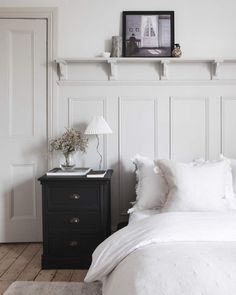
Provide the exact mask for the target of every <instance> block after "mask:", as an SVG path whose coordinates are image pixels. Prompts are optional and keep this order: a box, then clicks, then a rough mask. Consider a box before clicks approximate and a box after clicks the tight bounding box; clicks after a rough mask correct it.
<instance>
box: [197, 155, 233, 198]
mask: <svg viewBox="0 0 236 295" xmlns="http://www.w3.org/2000/svg"><path fill="white" fill-rule="evenodd" d="M218 161H225V162H226V166H227V171H226V174H225V197H226V198H227V199H229V200H231V199H235V193H234V189H233V177H232V167H231V162H230V160H229V159H227V158H225V157H224V156H223V155H221V156H220V160H211V161H210V160H204V159H196V160H195V161H194V163H195V164H196V165H205V164H206V163H207V164H210V163H216V162H218Z"/></svg>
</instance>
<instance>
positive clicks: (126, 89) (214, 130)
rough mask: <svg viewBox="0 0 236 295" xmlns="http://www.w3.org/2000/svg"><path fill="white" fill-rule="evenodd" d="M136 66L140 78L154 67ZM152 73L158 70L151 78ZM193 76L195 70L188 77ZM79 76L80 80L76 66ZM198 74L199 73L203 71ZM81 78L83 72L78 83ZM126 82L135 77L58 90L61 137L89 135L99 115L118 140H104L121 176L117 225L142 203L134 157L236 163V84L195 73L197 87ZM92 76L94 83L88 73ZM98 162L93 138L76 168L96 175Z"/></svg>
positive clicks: (110, 163)
mask: <svg viewBox="0 0 236 295" xmlns="http://www.w3.org/2000/svg"><path fill="white" fill-rule="evenodd" d="M135 66H136V67H137V70H139V73H138V74H137V75H139V79H141V78H140V77H141V74H142V71H146V70H147V65H146V64H145V65H144V67H143V68H142V64H139V67H138V66H137V65H135ZM185 66H186V65H184V67H183V68H181V65H178V69H177V71H179V72H180V71H183V73H182V72H181V75H180V76H181V77H184V71H185ZM234 67H235V65H234ZM83 70H85V68H83ZM90 70H91V69H88V71H90ZM152 70H153V67H152V66H151V68H150V71H151V72H150V73H152ZM190 70H191V68H190V67H189V65H188V72H189V71H190ZM73 71H74V73H75V71H76V69H75V67H74V68H73ZM121 71H122V68H121ZM171 71H174V69H171ZM193 71H194V72H195V71H196V65H195V66H194V69H193ZM204 71H205V64H204V66H203V68H201V73H202V75H203V79H210V76H211V75H208V74H206V72H207V71H206V72H204ZM233 71H234V69H233ZM208 72H209V71H208ZM120 74H121V73H120ZM80 75H81V73H78V74H76V77H79V76H80ZM125 75H126V76H128V73H127V72H126V73H125V72H124V73H123V74H122V83H121V82H120V81H117V83H115V82H109V81H107V82H104V81H102V82H100V83H98V82H97V81H98V80H99V79H98V78H97V79H96V81H94V79H92V80H93V81H91V82H90V81H89V80H87V81H86V83H84V82H83V81H84V80H83V79H82V83H81V80H80V81H75V80H73V81H72V80H70V79H69V80H68V81H64V82H62V81H61V82H59V83H58V97H57V126H56V127H57V132H58V133H60V132H61V131H62V130H63V128H64V127H67V126H74V127H78V128H80V129H81V130H82V131H83V130H84V129H85V127H86V124H87V123H88V122H89V121H90V119H91V118H92V117H93V116H94V115H100V114H101V115H103V116H104V117H105V118H106V119H107V121H108V123H109V125H110V126H111V128H112V130H113V134H112V135H108V136H107V137H104V138H101V151H102V153H103V155H104V163H103V165H104V167H107V168H112V169H114V177H113V182H112V223H113V226H115V225H116V224H117V223H118V222H119V221H121V220H124V219H126V218H127V216H126V212H127V209H128V208H129V207H130V201H134V199H135V176H134V172H133V171H134V167H133V165H132V163H131V161H130V158H132V156H134V155H135V154H136V153H140V154H142V155H146V156H149V157H151V158H153V159H154V158H172V159H173V160H182V161H191V160H192V159H194V158H198V157H204V158H207V159H208V158H210V159H213V158H217V157H219V155H220V153H221V152H224V154H225V155H226V156H231V157H236V136H235V134H236V83H235V80H232V79H231V80H230V81H229V82H228V83H227V85H226V84H224V83H222V81H221V80H217V81H211V83H210V82H209V83H203V82H201V81H202V79H200V78H201V77H200V78H199V77H198V76H197V75H196V72H195V73H193V74H192V77H194V80H193V81H191V82H190V81H189V80H188V82H186V83H185V80H184V79H182V78H181V82H180V83H179V84H178V83H177V84H176V81H173V83H172V80H171V73H170V80H169V81H168V82H167V83H166V81H159V82H157V83H156V84H155V83H150V85H149V84H148V83H146V82H143V81H142V80H140V82H135V83H134V82H132V83H131V82H130V80H129V79H127V80H125ZM155 75H156V73H155ZM173 75H175V76H177V73H176V72H175V73H174V72H173ZM224 75H229V76H230V75H232V72H231V74H228V72H227V73H226V72H224ZM86 77H89V74H88V73H86ZM230 78H232V77H231V76H230ZM102 79H103V76H102ZM102 79H101V80H102ZM233 79H234V77H233ZM124 81H126V82H125V83H124ZM144 81H145V79H144ZM232 81H233V82H232ZM98 160H99V159H98V156H97V154H96V142H95V140H94V138H91V139H90V145H89V148H88V152H87V154H86V155H78V159H77V162H78V164H79V165H83V166H91V167H94V168H96V167H97V166H98Z"/></svg>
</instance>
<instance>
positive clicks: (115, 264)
mask: <svg viewBox="0 0 236 295" xmlns="http://www.w3.org/2000/svg"><path fill="white" fill-rule="evenodd" d="M96 280H100V281H103V295H118V294H119V295H121V294H122V295H154V294H156V295H231V294H232V295H233V294H234V295H235V294H236V213H234V212H226V213H214V212H177V213H175V212H172V213H162V214H157V215H154V216H151V217H148V218H146V219H144V220H140V221H138V222H136V223H133V224H130V225H129V226H127V227H126V228H124V229H122V230H120V231H118V232H116V233H115V234H113V235H112V236H111V237H109V238H108V239H107V240H105V241H104V242H103V243H102V244H100V245H99V246H98V247H97V249H96V250H95V252H94V253H93V261H92V265H91V267H90V269H89V271H88V273H87V276H86V278H85V281H86V282H92V281H96Z"/></svg>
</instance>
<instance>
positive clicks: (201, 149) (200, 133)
mask: <svg viewBox="0 0 236 295" xmlns="http://www.w3.org/2000/svg"><path fill="white" fill-rule="evenodd" d="M178 104H180V105H179V107H178ZM191 104H193V105H192V106H191ZM169 108H170V109H169V111H170V125H169V126H170V130H169V135H170V147H169V151H170V155H169V156H170V159H175V160H184V159H185V160H187V157H189V160H190V161H191V160H192V159H193V158H198V157H204V158H205V159H209V99H208V98H207V97H191V96H189V97H184V96H183V97H174V96H172V97H170V98H169ZM197 112H198V113H197ZM176 113H177V114H176ZM191 124H193V125H191ZM176 133H178V134H176ZM177 141H178V142H177ZM200 141H201V143H200ZM176 142H177V143H176ZM178 145H179V146H178ZM187 155H188V156H187Z"/></svg>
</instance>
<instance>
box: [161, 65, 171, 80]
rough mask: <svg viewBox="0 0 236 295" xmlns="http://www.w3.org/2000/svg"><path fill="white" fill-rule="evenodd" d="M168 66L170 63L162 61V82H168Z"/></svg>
mask: <svg viewBox="0 0 236 295" xmlns="http://www.w3.org/2000/svg"><path fill="white" fill-rule="evenodd" d="M168 64H169V61H167V60H165V61H161V77H160V80H168Z"/></svg>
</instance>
